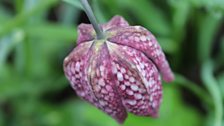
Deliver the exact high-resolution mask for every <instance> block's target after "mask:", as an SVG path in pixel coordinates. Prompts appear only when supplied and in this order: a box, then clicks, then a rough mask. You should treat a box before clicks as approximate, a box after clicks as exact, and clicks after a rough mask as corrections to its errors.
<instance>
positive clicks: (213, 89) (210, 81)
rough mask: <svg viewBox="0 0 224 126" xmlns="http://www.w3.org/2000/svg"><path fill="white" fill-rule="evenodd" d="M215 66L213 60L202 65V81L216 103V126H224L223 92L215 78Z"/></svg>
mask: <svg viewBox="0 0 224 126" xmlns="http://www.w3.org/2000/svg"><path fill="white" fill-rule="evenodd" d="M213 69H214V65H213V62H212V61H211V60H208V61H206V62H204V63H203V65H202V71H201V76H202V81H203V83H204V84H205V86H206V88H207V90H208V91H209V92H210V94H211V96H212V100H213V102H214V107H215V122H214V126H222V117H223V103H222V97H221V91H220V89H219V87H218V83H217V82H216V80H215V78H214V76H213Z"/></svg>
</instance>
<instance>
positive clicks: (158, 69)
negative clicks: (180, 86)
mask: <svg viewBox="0 0 224 126" xmlns="http://www.w3.org/2000/svg"><path fill="white" fill-rule="evenodd" d="M101 27H102V29H103V31H104V34H105V38H104V39H101V40H97V39H96V33H95V31H94V29H93V27H92V25H90V24H80V25H79V27H78V39H77V47H76V48H75V49H74V50H73V51H72V52H71V53H70V54H69V55H68V56H67V57H66V58H65V60H64V71H65V75H66V77H67V78H68V80H69V81H70V83H71V85H72V87H73V89H74V90H75V91H76V93H77V95H79V96H80V97H81V98H83V99H85V100H87V101H88V102H90V103H91V104H93V105H95V106H96V107H97V108H99V109H101V110H103V111H104V112H105V113H107V114H109V115H110V116H112V117H113V118H114V119H116V120H117V121H118V122H119V123H123V122H124V120H125V119H126V117H127V112H131V113H133V114H135V115H139V116H152V117H156V116H157V113H158V109H159V106H160V103H161V100H162V86H161V77H160V73H161V75H162V78H163V79H164V80H165V81H166V82H170V81H172V80H173V79H174V76H173V74H172V71H171V69H170V67H169V64H168V62H167V60H166V58H165V55H164V53H163V51H162V49H161V47H160V45H159V44H158V42H157V40H156V39H155V37H154V36H153V35H152V34H151V33H150V32H149V31H148V30H146V29H145V28H143V27H141V26H129V24H128V22H127V21H126V20H124V19H123V18H122V17H120V16H115V17H113V18H112V19H111V20H110V21H109V22H108V23H106V24H103V25H101Z"/></svg>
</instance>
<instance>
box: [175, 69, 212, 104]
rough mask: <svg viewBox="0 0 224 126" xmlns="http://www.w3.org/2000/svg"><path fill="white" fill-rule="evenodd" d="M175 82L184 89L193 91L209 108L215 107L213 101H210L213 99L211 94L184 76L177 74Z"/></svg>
mask: <svg viewBox="0 0 224 126" xmlns="http://www.w3.org/2000/svg"><path fill="white" fill-rule="evenodd" d="M174 82H175V83H177V84H178V85H181V86H183V87H184V88H186V89H188V90H190V91H192V92H193V93H194V94H195V95H197V96H198V97H199V98H200V99H201V100H202V101H203V102H204V103H205V104H207V105H208V106H213V104H212V101H211V100H210V99H211V97H210V96H209V94H208V93H207V92H206V91H205V90H204V89H202V88H201V87H199V86H198V85H197V84H196V83H194V82H192V81H190V80H188V79H187V78H185V77H184V76H182V75H180V74H177V73H176V74H175V81H174Z"/></svg>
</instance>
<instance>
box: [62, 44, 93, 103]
mask: <svg viewBox="0 0 224 126" xmlns="http://www.w3.org/2000/svg"><path fill="white" fill-rule="evenodd" d="M91 45H92V42H89V43H81V44H79V45H78V46H77V47H76V48H75V49H74V50H73V51H72V52H71V53H70V54H69V55H68V56H67V57H66V58H65V60H64V72H65V75H66V77H67V79H68V80H69V81H70V83H71V86H72V88H73V89H74V90H75V91H76V93H77V95H78V96H80V97H81V98H83V99H85V100H87V101H89V102H90V103H94V101H96V98H95V97H94V95H93V91H92V89H91V87H90V84H89V83H88V81H87V72H86V65H87V64H86V61H87V60H88V58H89V57H88V56H87V55H89V54H88V53H89V51H90V50H89V48H90V47H91Z"/></svg>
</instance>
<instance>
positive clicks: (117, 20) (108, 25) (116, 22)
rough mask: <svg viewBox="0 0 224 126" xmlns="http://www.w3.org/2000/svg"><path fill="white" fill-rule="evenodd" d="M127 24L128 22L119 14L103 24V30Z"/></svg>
mask: <svg viewBox="0 0 224 126" xmlns="http://www.w3.org/2000/svg"><path fill="white" fill-rule="evenodd" d="M126 26H129V24H128V22H127V21H126V20H125V19H124V18H123V17H121V16H118V15H117V16H114V17H113V18H112V19H111V20H110V21H109V22H108V23H106V24H104V25H103V29H104V30H108V29H111V28H116V27H126Z"/></svg>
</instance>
